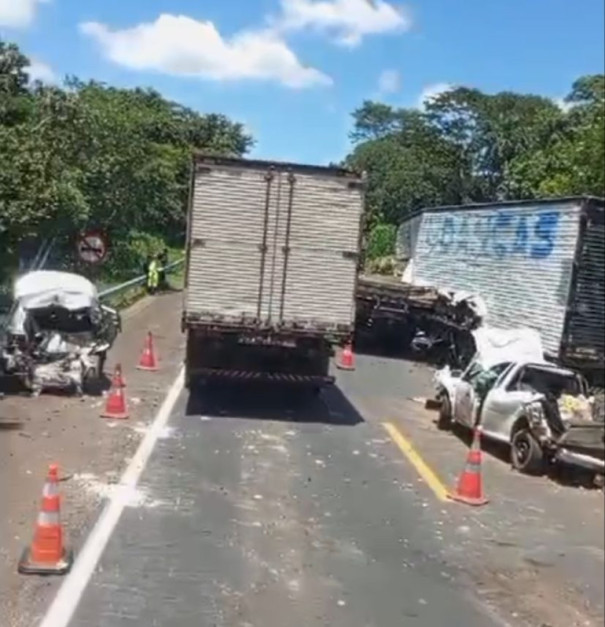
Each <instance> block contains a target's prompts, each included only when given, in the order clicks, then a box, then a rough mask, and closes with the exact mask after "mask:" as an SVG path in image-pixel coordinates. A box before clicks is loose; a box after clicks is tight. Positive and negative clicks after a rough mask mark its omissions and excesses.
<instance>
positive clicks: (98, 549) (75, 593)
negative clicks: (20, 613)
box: [40, 369, 185, 627]
mask: <svg viewBox="0 0 605 627" xmlns="http://www.w3.org/2000/svg"><path fill="white" fill-rule="evenodd" d="M184 374H185V373H184V369H181V371H180V372H179V374H178V376H177V378H176V379H175V381H174V383H173V384H172V386H171V387H170V390H169V391H168V394H167V396H166V398H165V399H164V403H163V404H162V406H161V407H160V410H159V411H158V413H157V414H156V416H155V418H154V420H153V423H152V424H151V426H150V428H149V430H148V431H147V433H146V434H145V437H144V438H143V440H142V441H141V444H140V445H139V448H138V449H137V452H136V453H135V455H134V457H133V458H132V460H131V462H130V464H129V465H128V468H126V470H125V472H124V474H123V475H122V479H121V481H120V483H119V484H117V485H116V486H115V490H114V491H112V494H111V498H110V500H109V502H108V503H107V505H106V506H105V508H104V509H103V512H102V513H101V516H100V517H99V519H98V521H97V523H96V524H95V526H94V527H93V529H92V531H91V532H90V535H89V536H88V538H87V540H86V542H85V543H84V546H83V547H82V550H81V551H80V554H79V556H78V558H77V560H76V562H75V564H74V566H73V568H72V570H71V572H70V573H69V575H68V576H67V578H66V579H65V581H64V582H63V584H62V586H61V587H60V588H59V591H58V593H57V596H56V597H55V599H54V601H53V603H52V605H51V606H50V608H49V610H48V612H47V613H46V616H45V617H44V618H43V620H42V622H41V623H40V627H67V625H69V621H70V620H71V618H72V616H73V615H74V613H75V611H76V609H77V607H78V604H79V602H80V599H81V598H82V594H83V593H84V590H85V589H86V586H87V585H88V582H89V581H90V578H91V577H92V575H93V573H94V570H95V568H96V567H97V564H98V563H99V560H100V559H101V555H102V554H103V551H104V550H105V547H106V546H107V543H108V542H109V539H110V538H111V534H112V533H113V531H114V529H115V528H116V525H117V524H118V521H119V520H120V516H121V515H122V511H123V510H124V508H125V507H127V506H128V505H130V504H131V502H132V494H133V490H135V489H136V487H137V483H138V481H139V479H140V478H141V474H142V473H143V471H144V470H145V466H146V465H147V462H148V461H149V458H150V456H151V453H152V452H153V449H154V448H155V445H156V443H157V441H158V439H160V438H161V437H163V435H164V434H165V430H164V429H165V427H166V424H167V423H168V420H169V418H170V414H171V413H172V410H173V409H174V406H175V404H176V402H177V400H178V398H179V396H180V394H181V392H182V391H183V387H184V382H185V376H184Z"/></svg>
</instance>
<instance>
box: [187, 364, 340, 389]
mask: <svg viewBox="0 0 605 627" xmlns="http://www.w3.org/2000/svg"><path fill="white" fill-rule="evenodd" d="M187 375H188V378H189V379H190V380H193V379H222V380H231V381H251V382H252V381H263V382H266V381H270V382H275V383H285V384H291V385H309V386H326V385H332V384H333V383H334V381H335V378H334V377H332V376H329V375H325V376H321V375H304V374H290V373H284V372H256V371H253V370H222V369H218V368H191V369H188V372H187Z"/></svg>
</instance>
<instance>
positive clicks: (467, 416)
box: [435, 327, 605, 474]
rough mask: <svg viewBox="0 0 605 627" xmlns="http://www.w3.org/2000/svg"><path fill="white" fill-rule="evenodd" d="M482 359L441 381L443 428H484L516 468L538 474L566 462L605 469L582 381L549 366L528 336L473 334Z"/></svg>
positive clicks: (601, 437) (603, 442) (598, 427)
mask: <svg viewBox="0 0 605 627" xmlns="http://www.w3.org/2000/svg"><path fill="white" fill-rule="evenodd" d="M473 337H474V339H475V344H476V347H477V353H476V355H475V358H474V359H473V360H472V361H471V363H470V364H469V365H468V367H467V368H466V369H465V370H464V372H452V371H450V370H449V368H444V369H443V370H440V371H439V372H437V374H436V377H435V379H436V383H437V387H438V398H439V399H440V415H439V426H440V427H441V428H449V427H450V426H451V424H452V423H458V424H461V425H463V426H465V427H469V428H472V427H474V426H476V425H481V428H482V433H483V435H484V436H486V437H488V438H492V439H494V440H498V441H500V442H504V443H506V444H508V445H509V446H510V451H511V463H512V465H513V467H515V468H516V469H517V470H520V471H522V472H525V473H529V474H540V473H541V472H543V471H544V470H545V468H546V464H547V463H548V462H556V461H561V462H566V463H570V464H573V465H575V466H580V467H583V468H585V469H587V470H590V471H592V472H594V473H597V474H602V473H603V470H604V468H605V462H604V459H605V454H604V453H605V428H604V424H603V417H602V416H601V415H597V412H596V411H595V410H596V408H595V407H593V399H591V398H589V397H588V389H587V384H586V382H585V380H584V379H583V377H581V376H580V375H579V374H577V373H575V372H573V371H572V370H568V369H566V368H560V367H558V366H556V365H554V364H551V363H549V362H547V361H546V360H545V359H544V356H543V350H542V344H541V341H540V335H539V334H538V333H537V332H536V331H533V330H531V329H511V330H503V329H493V328H486V327H482V328H479V329H477V330H476V331H474V332H473Z"/></svg>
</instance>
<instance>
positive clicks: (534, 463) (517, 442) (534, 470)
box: [510, 427, 546, 475]
mask: <svg viewBox="0 0 605 627" xmlns="http://www.w3.org/2000/svg"><path fill="white" fill-rule="evenodd" d="M510 459H511V464H512V466H513V468H514V469H515V470H518V471H519V472H522V473H524V474H526V475H542V474H544V471H545V469H546V464H545V458H544V451H543V450H542V446H541V445H540V442H538V440H536V438H535V437H534V436H533V435H532V433H531V431H529V429H527V428H524V427H522V428H521V429H519V430H518V431H516V432H515V434H514V435H513V438H512V441H511V445H510Z"/></svg>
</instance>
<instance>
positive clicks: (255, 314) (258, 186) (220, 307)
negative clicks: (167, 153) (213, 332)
mask: <svg viewBox="0 0 605 627" xmlns="http://www.w3.org/2000/svg"><path fill="white" fill-rule="evenodd" d="M274 190H275V175H274V173H273V171H272V170H271V169H265V170H259V169H249V168H238V167H231V166H223V165H210V166H207V165H198V166H197V168H196V175H195V180H194V190H193V205H192V208H191V234H190V238H191V248H190V259H189V276H188V289H187V311H188V313H189V314H190V315H191V314H192V315H194V316H196V317H199V318H200V319H202V320H214V321H216V322H223V323H228V324H239V323H241V322H243V321H246V322H250V321H251V320H253V319H255V320H262V319H266V317H267V315H268V313H267V312H268V305H267V299H266V298H264V294H265V293H266V284H267V280H266V279H267V274H268V262H267V259H268V257H269V254H268V245H269V242H268V239H269V237H268V232H269V228H270V225H271V222H272V220H273V219H274V218H273V216H274V214H275V206H276V205H275V203H276V200H275V194H274Z"/></svg>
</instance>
